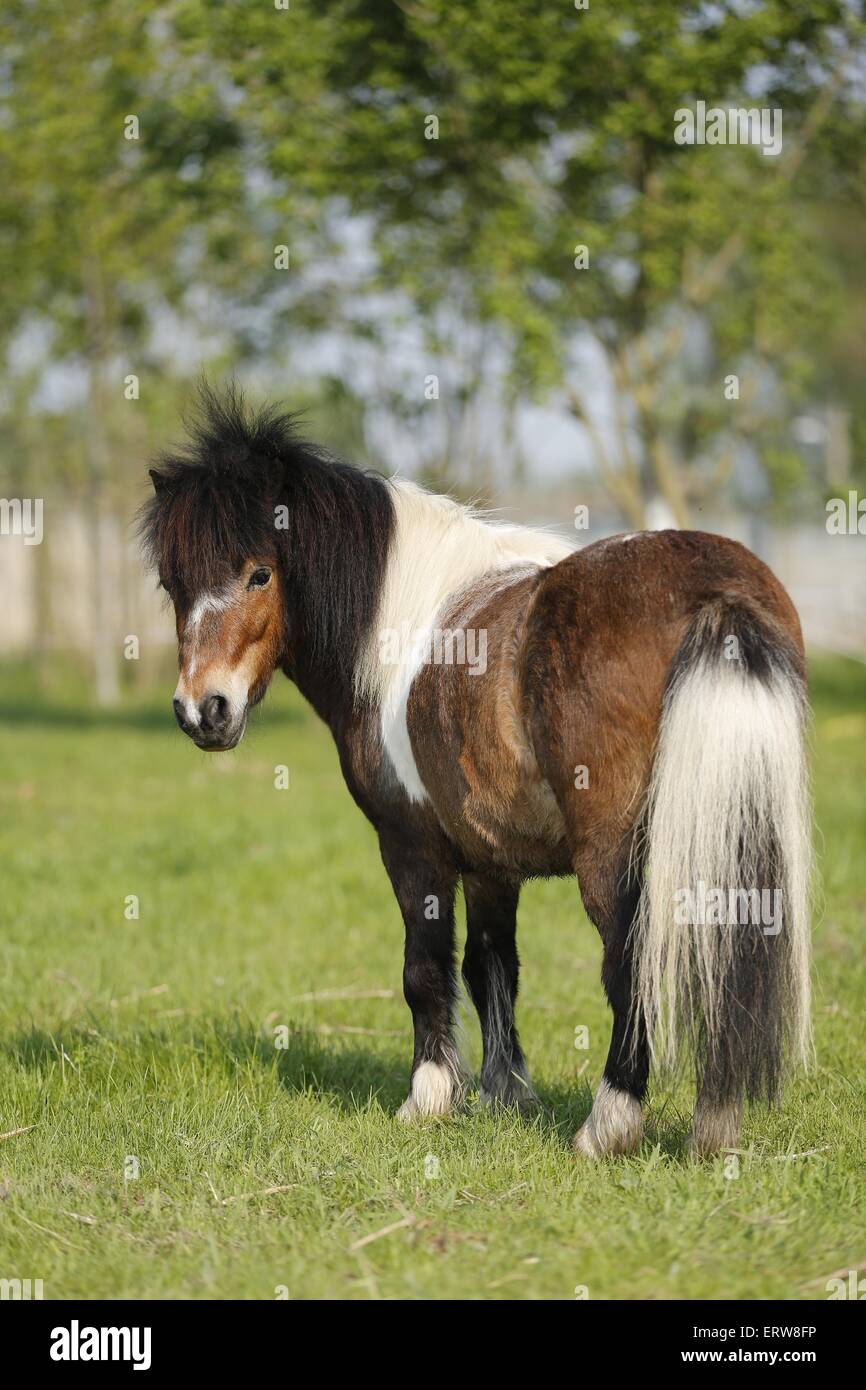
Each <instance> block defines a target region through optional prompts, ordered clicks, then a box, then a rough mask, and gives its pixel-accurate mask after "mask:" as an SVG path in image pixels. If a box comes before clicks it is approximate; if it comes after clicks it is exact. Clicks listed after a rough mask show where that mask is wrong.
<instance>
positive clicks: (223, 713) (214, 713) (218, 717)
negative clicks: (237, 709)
mask: <svg viewBox="0 0 866 1390" xmlns="http://www.w3.org/2000/svg"><path fill="white" fill-rule="evenodd" d="M199 711H200V713H201V726H202V728H203V729H207V730H208V731H213V732H214V733H218V732H219V731H220V729H224V728H225V726H226V724H227V723H228V721H229V702H228V700H227V699H226V697H225V695H206V696H205V697H204V699H203V700H202V702H201V704H200V705H199Z"/></svg>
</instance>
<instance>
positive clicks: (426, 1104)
mask: <svg viewBox="0 0 866 1390" xmlns="http://www.w3.org/2000/svg"><path fill="white" fill-rule="evenodd" d="M455 1089H456V1087H455V1082H454V1076H453V1074H452V1072H451V1071H450V1069H449V1068H448V1067H445V1066H442V1064H441V1063H440V1062H422V1063H421V1065H420V1066H419V1067H418V1068H417V1069H416V1071H415V1075H414V1076H413V1077H412V1090H411V1091H410V1093H409V1096H408V1098H407V1099H406V1100H405V1101H404V1102H403V1104H402V1105H401V1106H400V1109H399V1110H398V1111H397V1118H398V1119H400V1120H414V1119H419V1118H421V1117H422V1116H424V1115H447V1114H448V1113H449V1112H450V1110H451V1102H452V1100H453V1098H454V1092H455Z"/></svg>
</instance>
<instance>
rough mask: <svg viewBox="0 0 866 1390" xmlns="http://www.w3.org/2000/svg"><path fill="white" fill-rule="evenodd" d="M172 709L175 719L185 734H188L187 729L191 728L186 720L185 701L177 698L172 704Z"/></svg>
mask: <svg viewBox="0 0 866 1390" xmlns="http://www.w3.org/2000/svg"><path fill="white" fill-rule="evenodd" d="M171 707H172V709H173V710H174V717H175V719H176V720H177V722H178V724H179V725H180V727H181V728H182V729H183V731H184V733H186V731H187V729H188V728H189V725H188V724H187V722H186V718H185V716H184V712H183V701H182V700H178V699H177V698H175V699H174V700H172V702H171Z"/></svg>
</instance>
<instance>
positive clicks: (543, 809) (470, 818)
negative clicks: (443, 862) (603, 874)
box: [439, 778, 574, 878]
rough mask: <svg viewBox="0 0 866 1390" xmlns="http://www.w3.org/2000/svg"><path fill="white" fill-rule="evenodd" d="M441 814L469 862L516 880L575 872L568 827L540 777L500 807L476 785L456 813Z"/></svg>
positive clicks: (524, 784)
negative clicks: (567, 834)
mask: <svg viewBox="0 0 866 1390" xmlns="http://www.w3.org/2000/svg"><path fill="white" fill-rule="evenodd" d="M450 809H451V808H444V813H443V811H439V818H440V820H441V821H442V823H443V825H444V827H445V829H446V831H447V832H448V835H449V837H450V838H451V839H452V840H454V842H455V844H457V845H458V846H459V848H460V850H461V853H462V855H463V856H464V857H465V859H466V860H467V862H468V863H470V864H472V865H473V867H476V868H478V869H488V870H500V871H504V872H507V873H510V874H515V875H517V876H518V877H521V878H525V877H534V876H538V877H550V876H551V875H556V874H568V873H572V872H573V870H574V866H573V863H572V859H571V854H570V852H569V849H568V845H567V843H566V838H565V823H564V821H563V819H562V815H561V813H560V811H559V808H558V806H557V805H556V802H555V800H554V797H553V793H552V791H551V790H550V788H549V787H548V786H547V784H546V783H544V782H542V781H541V779H540V778H538V779H535V778H525V779H524V780H523V781H521V782H520V784H519V785H518V787H517V789H516V794H515V796H514V797H513V799H511V800H503V801H502V802H501V803H498V804H496V805H493V804H491V800H490V798H489V797H488V796H487V795H485V794H484V792H483V791H481V790H479V789H478V788H477V786H476V789H475V790H474V791H467V794H466V796H465V797H464V799H463V801H462V803H461V804H460V806H459V808H456V810H457V813H456V814H453V815H450V816H449V814H448V812H449V810H450Z"/></svg>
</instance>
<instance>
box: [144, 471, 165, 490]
mask: <svg viewBox="0 0 866 1390" xmlns="http://www.w3.org/2000/svg"><path fill="white" fill-rule="evenodd" d="M147 471H148V473H149V474H150V481H151V482H152V483H153V490H154V492H163V491H164V490H165V488H167V487H168V478H166V476H165V474H164V473H160V472H159V469H157V468H149V469H148V470H147Z"/></svg>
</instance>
